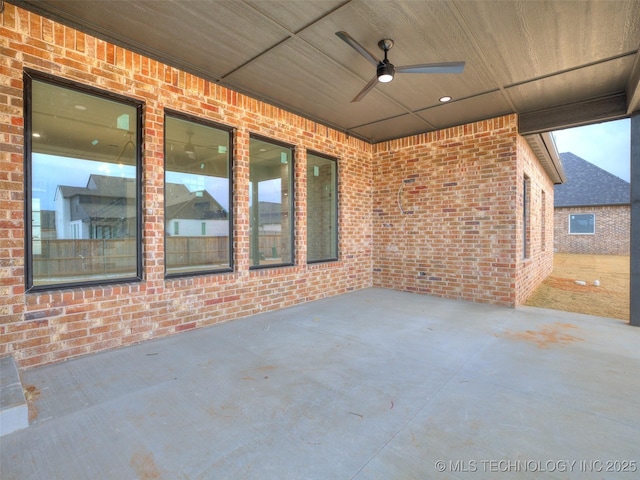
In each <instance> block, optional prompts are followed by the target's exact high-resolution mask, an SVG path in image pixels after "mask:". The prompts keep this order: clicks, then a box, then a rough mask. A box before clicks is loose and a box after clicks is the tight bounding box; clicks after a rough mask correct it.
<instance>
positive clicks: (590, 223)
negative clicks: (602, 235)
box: [569, 213, 596, 235]
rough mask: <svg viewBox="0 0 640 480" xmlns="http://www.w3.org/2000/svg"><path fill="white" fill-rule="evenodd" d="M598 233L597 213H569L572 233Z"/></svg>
mask: <svg viewBox="0 0 640 480" xmlns="http://www.w3.org/2000/svg"><path fill="white" fill-rule="evenodd" d="M594 233H596V215H595V213H577V214H576V213H574V214H572V215H569V234H570V235H593V234H594Z"/></svg>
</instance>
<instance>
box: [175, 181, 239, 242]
mask: <svg viewBox="0 0 640 480" xmlns="http://www.w3.org/2000/svg"><path fill="white" fill-rule="evenodd" d="M165 205H166V209H167V211H166V218H167V224H166V225H165V228H166V232H167V234H168V235H172V236H191V237H194V236H213V237H226V236H227V235H229V222H228V218H229V213H228V212H227V211H226V210H225V209H224V208H223V207H222V205H220V204H219V203H218V201H217V200H216V199H215V198H213V197H212V196H211V194H209V192H208V191H206V190H198V191H194V192H192V191H190V190H189V189H188V188H187V187H186V186H184V185H182V184H178V183H167V184H166V186H165Z"/></svg>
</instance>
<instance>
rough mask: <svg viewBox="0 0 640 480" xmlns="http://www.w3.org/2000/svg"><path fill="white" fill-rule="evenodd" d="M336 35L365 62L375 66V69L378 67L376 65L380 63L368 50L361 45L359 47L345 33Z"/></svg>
mask: <svg viewBox="0 0 640 480" xmlns="http://www.w3.org/2000/svg"><path fill="white" fill-rule="evenodd" d="M336 35H337V36H338V37H339V38H340V39H341V40H343V41H344V42H346V43H347V44H348V45H349V46H350V47H351V48H353V49H354V50H356V51H357V52H358V53H359V54H360V55H362V56H363V57H364V58H366V59H367V60H369V62H370V63H372V64H373V65H375V66H376V67H377V66H378V64H379V63H380V60H378V59H377V58H376V57H375V56H374V55H373V54H372V53H371V52H369V50H367V49H366V48H364V47H363V46H362V45H360V44H359V43H358V42H357V41H356V40H355V39H354V38H353V37H352V36H351V35H349V34H348V33H347V32H336Z"/></svg>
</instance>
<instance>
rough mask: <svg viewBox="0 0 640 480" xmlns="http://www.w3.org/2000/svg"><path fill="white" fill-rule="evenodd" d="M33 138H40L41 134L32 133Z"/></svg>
mask: <svg viewBox="0 0 640 480" xmlns="http://www.w3.org/2000/svg"><path fill="white" fill-rule="evenodd" d="M31 136H32V137H33V138H40V136H41V135H40V134H39V133H32V134H31Z"/></svg>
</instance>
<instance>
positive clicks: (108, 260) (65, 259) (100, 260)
mask: <svg viewBox="0 0 640 480" xmlns="http://www.w3.org/2000/svg"><path fill="white" fill-rule="evenodd" d="M41 246H42V249H41V253H40V255H34V256H33V276H34V278H43V279H45V278H51V277H72V276H100V275H110V274H131V275H135V273H136V242H135V239H101V240H41Z"/></svg>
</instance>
